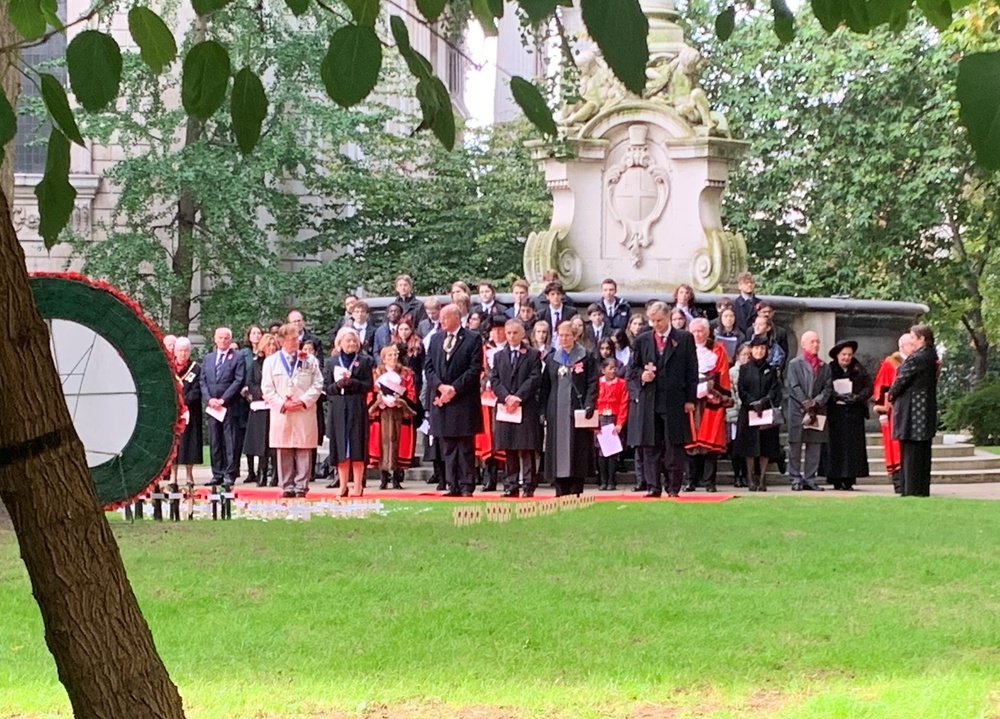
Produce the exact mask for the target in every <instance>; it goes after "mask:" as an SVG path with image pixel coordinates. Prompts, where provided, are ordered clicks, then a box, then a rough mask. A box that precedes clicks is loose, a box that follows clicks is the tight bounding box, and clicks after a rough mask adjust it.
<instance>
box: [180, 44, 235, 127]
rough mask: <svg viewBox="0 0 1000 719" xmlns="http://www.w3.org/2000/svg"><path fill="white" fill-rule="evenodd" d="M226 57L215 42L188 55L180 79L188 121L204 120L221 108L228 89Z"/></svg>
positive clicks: (202, 45)
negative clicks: (192, 119)
mask: <svg viewBox="0 0 1000 719" xmlns="http://www.w3.org/2000/svg"><path fill="white" fill-rule="evenodd" d="M230 72H231V66H230V64H229V53H228V52H226V48H224V47H222V45H220V44H219V43H217V42H215V41H214V40H206V41H205V42H200V43H198V44H197V45H195V46H194V47H193V48H191V49H190V50H189V51H188V54H187V57H186V58H185V59H184V69H183V73H182V77H181V103H182V104H183V105H184V110H185V111H186V112H187V114H188V115H190V116H191V117H194V118H197V119H199V120H207V119H208V118H210V117H211V116H212V115H213V114H215V111H216V110H218V109H219V108H220V107H222V103H223V102H224V101H225V99H226V88H227V87H228V86H229V74H230Z"/></svg>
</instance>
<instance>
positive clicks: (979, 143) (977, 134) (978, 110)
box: [957, 52, 1000, 170]
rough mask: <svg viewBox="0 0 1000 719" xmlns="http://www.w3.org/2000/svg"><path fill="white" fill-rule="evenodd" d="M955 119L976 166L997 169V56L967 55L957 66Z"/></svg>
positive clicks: (999, 61)
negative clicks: (966, 135)
mask: <svg viewBox="0 0 1000 719" xmlns="http://www.w3.org/2000/svg"><path fill="white" fill-rule="evenodd" d="M957 91H958V102H959V107H960V110H959V117H960V118H961V120H962V124H963V125H965V127H966V129H967V130H968V131H969V142H970V143H971V145H972V149H973V150H975V152H976V162H978V163H979V164H980V165H981V166H982V167H984V168H986V169H987V170H997V169H1000V52H979V53H971V54H968V55H966V56H965V57H963V58H962V59H961V60H960V61H959V63H958V83H957Z"/></svg>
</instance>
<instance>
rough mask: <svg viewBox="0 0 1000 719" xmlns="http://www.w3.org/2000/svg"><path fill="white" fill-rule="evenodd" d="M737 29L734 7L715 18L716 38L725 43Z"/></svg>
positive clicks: (728, 8)
mask: <svg viewBox="0 0 1000 719" xmlns="http://www.w3.org/2000/svg"><path fill="white" fill-rule="evenodd" d="M735 29H736V8H734V7H733V6H732V5H730V6H729V7H727V8H726V9H725V10H723V11H722V12H720V13H719V14H718V15H716V16H715V36H716V37H717V38H719V39H720V40H722V41H723V42H725V41H726V40H728V39H729V38H731V37H732V36H733V30H735Z"/></svg>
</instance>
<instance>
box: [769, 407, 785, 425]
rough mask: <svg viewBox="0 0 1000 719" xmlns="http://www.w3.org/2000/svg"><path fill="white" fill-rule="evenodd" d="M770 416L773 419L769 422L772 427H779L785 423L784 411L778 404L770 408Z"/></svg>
mask: <svg viewBox="0 0 1000 719" xmlns="http://www.w3.org/2000/svg"><path fill="white" fill-rule="evenodd" d="M771 418H772V419H773V420H774V421H773V422H772V423H771V426H772V427H780V426H781V425H783V424H784V423H785V413H784V412H783V411H782V409H781V405H780V404H779V405H778V406H777V407H772V408H771Z"/></svg>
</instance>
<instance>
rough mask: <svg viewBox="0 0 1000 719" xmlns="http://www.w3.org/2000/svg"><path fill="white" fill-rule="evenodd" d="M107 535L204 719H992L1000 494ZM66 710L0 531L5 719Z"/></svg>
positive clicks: (143, 529) (998, 650) (403, 510)
mask: <svg viewBox="0 0 1000 719" xmlns="http://www.w3.org/2000/svg"><path fill="white" fill-rule="evenodd" d="M453 506H454V505H445V504H444V503H427V502H413V503H404V502H395V503H392V502H390V503H388V504H387V507H388V510H389V511H388V513H387V515H386V516H382V517H375V518H370V519H365V520H332V519H314V520H313V521H312V522H309V523H299V522H296V523H290V522H270V523H262V522H255V521H249V520H240V521H234V522H226V523H222V522H219V523H212V522H196V523H193V524H181V525H174V526H172V525H169V524H165V525H158V524H154V523H152V522H149V521H146V522H143V523H140V524H136V525H134V526H133V525H127V524H124V523H117V524H116V526H115V532H116V534H117V536H118V540H119V543H120V545H121V550H122V554H123V556H124V558H125V562H126V564H127V566H128V570H129V575H130V577H131V580H132V584H133V587H134V588H135V591H136V594H137V596H138V597H139V601H140V603H141V605H142V609H143V611H144V613H145V616H146V618H147V620H148V621H149V624H150V626H151V627H152V630H153V633H154V635H155V637H156V642H157V645H158V646H159V649H160V652H161V654H162V656H163V658H164V660H165V661H166V664H167V666H168V668H169V669H170V672H171V676H172V677H173V679H174V681H175V682H176V683H177V685H178V686H179V688H180V691H181V694H182V695H183V696H184V699H185V705H186V707H187V710H188V716H189V717H192V718H195V719H215V718H223V717H225V718H227V719H229V718H237V717H239V718H244V717H254V718H257V719H265V718H267V719H271V718H277V717H294V718H295V719H306V718H307V717H309V718H313V719H321V718H322V719H326V718H328V717H338V718H339V717H346V716H364V717H370V718H371V719H375V718H376V717H377V718H379V719H385V718H387V717H391V718H396V717H399V718H402V717H422V718H425V719H427V718H431V719H436V718H438V717H441V718H446V717H450V718H455V719H457V718H459V717H461V718H463V719H472V718H473V717H482V718H484V719H503V718H506V719H512V718H519V717H546V718H547V719H562V718H569V717H587V718H589V717H593V718H597V717H635V718H636V719H678V718H680V717H699V718H702V717H711V718H713V719H727V718H735V717H778V718H782V717H810V718H815V719H831V718H835V717H843V718H845V719H869V718H870V719H874V718H876V717H878V718H883V717H884V718H886V719H889V718H891V719H925V718H926V719H931V718H932V717H933V718H934V719H944V718H947V719H950V718H956V719H957V718H965V717H968V718H970V719H972V718H973V717H975V718H980V717H1000V552H998V551H997V549H998V546H997V545H998V537H1000V531H998V530H1000V521H998V510H1000V505H998V504H997V503H995V502H987V501H972V500H947V499H930V500H919V499H900V498H897V497H863V496H862V497H855V498H848V499H837V498H833V497H822V496H819V497H812V496H810V497H787V496H786V497H773V496H772V497H760V498H747V499H740V500H737V501H732V502H727V503H725V504H721V505H676V504H669V503H665V502H664V503H655V504H649V503H614V502H604V503H598V504H597V505H596V506H593V507H588V508H584V509H581V510H578V511H575V512H564V513H560V514H558V515H555V516H550V517H537V518H532V519H524V520H516V519H515V520H514V521H512V522H510V523H507V524H499V525H497V524H485V523H484V524H481V525H476V526H472V527H454V526H453V525H452V523H451V519H450V512H451V509H452V508H453ZM50 716H60V717H61V716H69V706H68V702H67V700H66V698H65V694H64V692H63V690H62V688H61V686H60V685H59V683H58V681H57V679H56V675H55V668H54V665H53V662H52V660H51V659H50V657H49V655H48V653H47V650H46V648H45V644H44V641H43V636H42V626H41V620H40V618H39V615H38V610H37V607H36V605H35V603H34V601H33V599H32V597H31V592H30V587H29V584H28V580H27V577H26V575H25V572H24V569H23V567H22V565H21V563H20V561H19V559H18V556H17V548H16V545H15V542H14V538H13V535H11V534H10V533H0V717H4V718H10V717H18V719H39V718H41V717H50Z"/></svg>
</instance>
